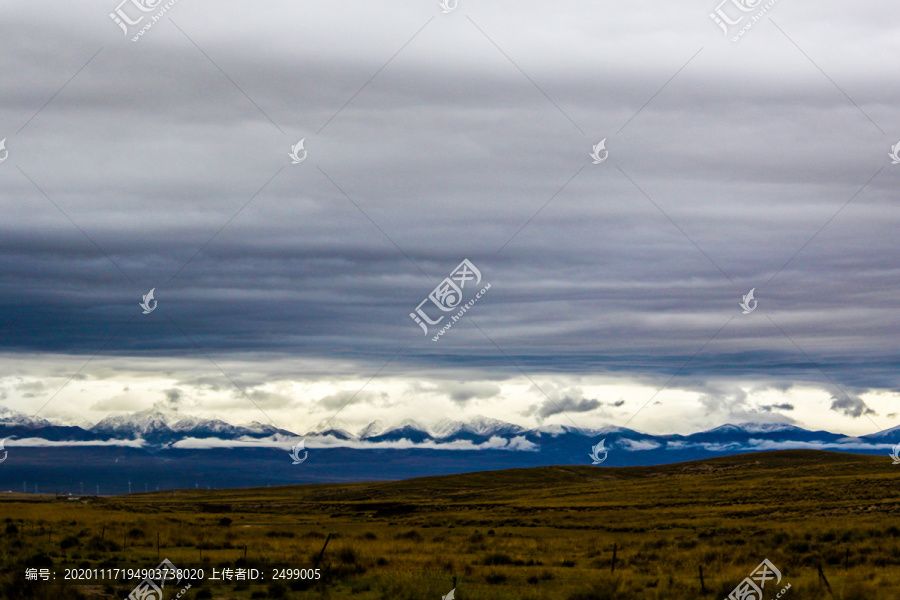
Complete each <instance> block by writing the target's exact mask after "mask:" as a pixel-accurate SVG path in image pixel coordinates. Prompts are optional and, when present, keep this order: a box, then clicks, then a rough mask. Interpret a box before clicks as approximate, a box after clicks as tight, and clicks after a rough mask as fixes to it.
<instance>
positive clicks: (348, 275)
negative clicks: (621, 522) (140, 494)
mask: <svg viewBox="0 0 900 600" xmlns="http://www.w3.org/2000/svg"><path fill="white" fill-rule="evenodd" d="M134 2H137V3H139V2H138V0H134ZM155 2H156V0H149V1H148V0H145V4H149V5H153V4H155ZM754 3H755V2H752V1H751V2H746V3H745V5H746V4H754ZM163 6H164V5H163V4H160V5H159V6H156V7H152V8H151V10H149V11H148V12H142V11H141V10H139V9H138V7H137V6H136V4H134V3H132V1H131V0H128V2H126V3H125V4H122V5H121V7H120V8H121V11H122V13H124V14H125V15H128V16H129V18H130V19H132V20H134V19H136V18H137V17H138V16H141V15H143V16H144V19H143V21H142V22H141V23H139V24H137V25H133V26H131V27H130V28H129V35H124V34H123V31H122V29H120V28H119V26H118V25H117V24H116V23H115V22H114V21H113V19H111V18H110V16H109V15H110V13H113V12H114V11H115V10H116V8H117V2H116V1H115V0H111V1H105V0H104V1H96V0H89V1H84V2H79V3H75V4H72V3H64V2H57V1H51V2H47V3H21V2H20V3H13V4H9V3H7V4H5V5H3V6H2V7H0V65H2V69H0V72H2V73H3V77H2V80H0V139H2V138H4V137H5V138H6V142H5V151H8V153H9V155H8V158H7V159H6V160H5V161H4V162H3V163H2V164H0V210H2V215H3V216H2V219H0V240H2V243H0V328H2V338H0V352H2V363H0V364H2V365H3V368H2V369H0V406H5V407H8V408H10V409H14V410H19V411H22V412H25V413H29V414H34V413H37V412H39V413H40V415H41V416H44V417H48V418H53V417H57V418H64V419H68V420H72V421H76V422H79V421H80V422H84V421H87V422H94V421H96V420H98V419H100V418H102V417H103V416H106V415H108V414H115V413H116V412H118V411H134V410H142V409H146V408H149V407H152V406H154V405H156V406H159V407H165V408H168V409H170V410H176V411H180V412H184V413H186V414H197V415H201V416H217V417H220V418H225V419H226V420H231V421H235V422H240V421H249V420H260V421H263V422H268V421H269V420H271V421H273V422H275V423H276V424H278V425H279V426H283V427H286V428H293V429H296V430H301V431H305V430H308V429H310V428H312V427H313V426H315V425H316V424H319V423H322V422H323V421H326V420H328V419H330V418H332V417H333V416H335V415H336V417H335V422H337V423H345V424H347V426H348V427H351V428H352V427H356V426H361V425H362V424H365V423H367V422H369V421H371V420H373V419H381V420H383V421H385V422H388V423H390V422H394V421H399V420H401V419H403V418H417V419H420V420H422V421H425V422H429V421H435V420H438V419H442V418H457V419H462V418H466V417H469V416H472V415H475V414H483V415H487V416H490V417H494V418H498V419H503V420H507V421H512V422H516V423H520V424H525V425H527V424H537V423H549V422H553V423H561V424H565V425H573V424H574V425H578V426H585V427H596V426H601V425H614V426H623V425H626V424H627V426H628V427H631V428H634V429H639V430H643V431H648V432H679V433H684V432H690V431H695V430H698V429H702V428H706V427H712V426H716V425H720V424H722V423H726V422H743V421H781V422H792V423H796V424H798V425H801V426H804V427H811V428H824V429H831V430H834V431H844V432H847V433H859V434H862V433H872V432H875V431H878V430H879V429H884V428H889V427H893V426H896V425H898V424H900V419H898V415H897V414H896V413H900V411H898V410H897V402H898V398H900V396H898V391H900V371H898V368H897V367H898V362H900V361H898V358H900V345H898V326H900V315H898V313H897V310H896V306H897V291H898V285H897V278H898V275H900V269H898V266H900V265H898V260H897V241H896V240H897V235H896V231H897V226H898V224H900V214H898V211H897V210H896V202H897V189H898V182H900V165H893V164H891V163H892V161H891V158H890V157H889V153H890V152H891V149H892V146H894V144H897V143H898V142H900V111H898V110H897V108H898V102H900V82H898V80H897V78H896V54H897V53H896V49H897V47H898V44H900V15H898V12H897V10H896V9H895V8H889V9H886V8H885V4H884V3H883V2H875V1H870V2H861V3H856V4H854V5H853V6H850V5H847V4H846V3H843V2H837V1H835V0H827V1H821V2H811V1H797V0H781V2H778V3H776V4H775V5H774V6H773V7H771V8H769V9H768V10H767V11H766V12H765V14H764V15H762V16H761V18H759V19H758V21H757V22H755V23H754V24H753V25H752V27H751V28H750V29H749V30H747V31H745V33H744V35H743V36H742V37H741V38H739V40H738V41H736V42H735V41H731V37H732V36H731V34H733V33H734V32H735V31H737V30H738V29H739V27H740V25H735V26H734V27H733V28H732V30H731V34H730V35H727V36H726V35H725V34H724V33H723V31H722V30H721V29H720V28H719V27H718V26H717V25H716V24H715V23H714V22H713V20H712V19H711V18H710V13H712V12H714V11H715V9H716V8H717V4H716V2H715V0H690V1H689V2H686V3H671V2H662V1H657V0H653V1H648V2H641V3H633V2H623V1H615V2H605V3H597V2H580V1H570V2H566V3H565V4H564V5H562V6H555V5H554V6H551V5H549V4H547V3H545V2H534V1H530V0H526V1H517V2H510V1H507V2H491V3H484V2H472V1H467V0H459V2H458V6H457V7H456V8H455V9H454V10H451V11H450V12H447V13H444V12H442V9H441V6H440V5H439V3H438V2H437V1H417V2H412V1H409V2H406V1H391V2H355V1H354V2H349V1H336V2H320V3H312V2H289V1H272V2H266V3H264V4H262V5H258V4H253V3H244V2H234V1H222V0H219V1H217V2H211V1H198V0H178V1H177V2H176V3H175V4H174V6H172V7H170V8H169V9H168V10H167V12H165V14H164V15H163V16H162V17H161V18H160V19H159V20H158V21H157V22H156V23H154V24H153V25H152V27H151V28H150V29H148V30H146V31H145V32H144V34H143V35H142V37H140V38H138V41H137V42H132V41H131V38H132V36H133V35H134V34H136V32H137V31H139V29H140V27H141V26H142V25H144V24H146V23H148V22H150V19H151V17H152V16H153V15H156V14H157V13H158V12H159V11H160V10H163ZM762 6H763V5H759V6H757V7H755V8H753V9H752V10H750V11H748V12H742V11H740V10H739V9H738V8H737V7H736V5H735V4H732V2H731V0H729V2H728V3H727V4H725V5H722V6H721V11H722V12H723V13H724V14H726V15H729V16H730V18H732V19H736V18H737V16H741V15H743V16H744V20H743V22H742V24H743V23H748V22H750V19H751V18H752V16H753V15H756V14H757V13H758V12H759V11H760V10H763V8H762ZM301 138H302V139H304V147H303V150H302V151H300V150H298V156H302V155H303V152H307V153H308V154H307V155H306V158H305V160H303V161H302V162H300V163H299V164H292V159H291V158H290V157H289V156H288V154H289V152H290V150H291V147H292V146H294V145H295V144H296V143H297V142H298V141H299V140H300V139H301ZM603 139H605V140H606V141H605V150H604V149H601V150H599V151H598V156H600V157H604V156H607V155H606V154H605V152H607V151H608V156H607V158H606V160H604V161H602V162H600V164H593V163H594V161H593V160H592V159H591V157H590V156H589V154H590V153H591V151H592V148H593V146H594V145H596V144H597V143H598V142H600V141H601V140H603ZM3 153H4V151H0V158H2V157H3ZM463 259H469V260H470V261H471V263H472V264H473V265H474V266H475V267H476V268H477V269H478V270H479V271H480V273H481V282H479V285H478V288H477V289H481V288H482V287H483V286H484V285H485V284H486V283H490V285H491V288H490V289H489V290H488V291H487V292H486V293H485V294H484V295H483V296H482V297H480V298H479V299H478V300H477V302H476V303H475V304H474V306H472V307H471V308H470V309H469V310H468V312H467V313H466V314H464V315H463V316H462V317H461V318H460V319H459V321H458V322H455V323H454V324H453V327H452V328H450V329H449V330H448V331H446V332H445V334H444V335H442V336H441V337H439V338H438V340H437V341H432V336H433V335H434V334H435V329H436V328H435V327H433V328H429V332H428V335H424V334H423V331H422V329H421V328H420V327H419V326H418V325H417V324H416V323H415V322H414V321H413V319H411V318H410V313H413V312H414V311H415V310H416V308H417V306H419V303H420V302H422V301H423V300H425V299H426V298H428V295H429V293H430V292H431V291H432V290H433V289H435V287H436V286H438V285H439V284H440V282H441V281H442V280H443V279H444V278H445V277H448V276H449V275H450V274H451V272H452V271H453V270H454V268H455V267H456V266H457V265H458V264H460V262H461V261H462V260H463ZM151 288H155V292H154V295H155V300H156V301H157V302H158V305H157V308H156V310H154V311H153V312H151V313H149V314H142V310H141V307H139V306H138V304H139V302H140V301H141V299H142V296H143V295H144V294H147V292H148V291H149V290H150V289H151ZM751 288H755V292H754V299H755V301H756V302H758V305H757V308H756V309H755V310H754V311H753V312H751V313H750V314H743V312H742V309H741V307H740V306H739V303H740V302H741V300H742V296H743V295H745V294H747V293H748V292H749V291H750V290H751ZM476 291H477V290H475V289H473V288H472V282H471V281H470V282H469V284H468V285H467V286H466V288H465V290H464V291H463V294H464V298H463V300H464V301H468V300H469V299H470V295H474V293H475V292H476ZM429 302H430V301H429ZM751 305H752V303H751ZM425 310H428V311H430V312H428V313H427V314H429V315H431V317H432V318H435V317H436V316H438V315H441V314H442V315H445V319H444V321H442V323H441V325H443V324H444V323H446V322H448V321H449V315H451V314H455V311H454V312H447V313H443V312H441V311H440V310H437V309H436V308H435V307H434V305H433V304H432V305H430V307H429V308H427V309H425Z"/></svg>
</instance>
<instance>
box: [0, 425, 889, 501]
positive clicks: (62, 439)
mask: <svg viewBox="0 0 900 600" xmlns="http://www.w3.org/2000/svg"><path fill="white" fill-rule="evenodd" d="M0 440H3V441H5V452H7V453H8V458H7V459H6V460H5V461H3V462H2V463H0V490H7V489H8V490H13V491H15V490H17V489H18V490H23V489H26V490H31V487H29V486H30V485H31V484H29V482H33V483H34V484H37V485H38V486H39V488H43V489H44V490H45V491H48V487H50V488H52V489H62V490H70V491H71V489H81V488H82V487H83V486H87V489H90V490H93V489H94V487H93V486H95V485H98V486H100V488H101V493H104V494H105V493H125V492H127V491H128V487H127V482H128V481H131V480H135V481H144V482H145V485H146V486H147V489H149V490H153V489H155V488H156V487H160V489H177V488H193V487H195V486H196V487H201V488H202V487H207V486H208V487H212V488H221V487H250V486H262V485H283V484H293V483H321V482H346V481H373V480H395V479H407V478H410V477H418V476H427V475H442V474H452V473H466V472H474V471H489V470H497V469H508V468H519V467H535V466H548V465H590V464H592V463H594V462H596V461H595V460H594V457H593V454H594V452H593V450H592V448H593V447H595V446H597V444H598V443H600V442H601V441H602V442H603V445H602V446H601V450H600V451H599V452H598V453H597V456H598V457H599V458H601V459H602V461H601V462H599V463H598V464H597V468H606V467H629V466H642V465H658V464H669V463H675V462H684V461H692V460H699V459H704V458H713V457H720V456H725V455H732V454H743V453H748V452H760V451H766V450H783V449H812V450H825V451H835V452H849V453H858V454H875V455H882V456H884V460H885V464H886V465H887V467H889V468H890V467H891V466H892V461H891V459H890V458H889V457H888V455H889V454H890V453H891V450H892V447H893V446H894V445H896V444H898V443H900V427H895V428H893V429H889V430H885V431H882V432H878V433H873V434H869V435H863V436H847V435H844V434H839V433H831V432H828V431H809V430H807V429H803V428H801V427H796V426H793V425H787V424H767V423H743V424H740V425H731V424H727V425H722V426H720V427H716V428H714V429H710V430H708V431H701V432H697V433H692V434H688V435H680V434H667V435H652V434H647V433H641V432H639V431H634V430H632V429H627V428H622V427H603V428H599V429H583V428H577V427H570V426H564V425H543V426H540V427H533V428H525V427H521V426H519V425H514V424H511V423H506V422H503V421H499V420H496V419H490V418H485V417H477V418H474V419H471V420H468V421H464V422H462V421H450V420H445V421H441V422H439V423H436V424H434V425H432V426H430V427H426V426H424V425H421V424H419V423H417V422H415V421H410V420H407V421H403V422H400V423H397V424H394V425H390V426H388V425H385V424H383V423H381V422H378V421H376V422H373V423H370V424H369V425H366V426H365V427H363V428H362V429H360V430H359V431H357V432H356V433H352V432H350V431H348V430H347V429H346V428H342V427H339V426H337V425H336V424H334V423H330V422H324V423H321V424H320V425H319V426H318V427H316V428H314V429H313V430H312V431H308V432H305V433H302V434H301V433H297V432H292V431H288V430H286V429H282V428H279V427H276V426H274V425H269V424H263V423H250V424H246V425H233V424H230V423H226V422H224V421H222V420H218V419H202V418H197V417H189V416H184V415H180V414H178V413H164V412H160V411H158V410H148V411H141V412H136V413H132V414H127V415H119V416H114V417H108V418H106V419H103V420H102V421H100V422H99V423H96V424H95V425H93V426H84V427H79V426H75V425H64V424H54V423H51V422H50V421H48V420H46V419H42V418H38V417H29V416H26V415H22V414H20V413H14V412H12V411H9V410H8V409H3V408H0ZM301 440H302V441H303V446H304V448H303V451H302V452H300V453H299V455H300V456H301V457H303V456H306V458H305V459H304V460H303V462H302V463H300V464H294V461H293V459H292V458H291V455H290V450H291V448H292V446H295V445H298V444H299V443H300V442H301ZM2 455H3V454H2V451H0V457H2ZM896 468H900V466H898V467H896ZM89 482H93V483H89ZM76 483H77V486H76ZM142 490H143V486H141V485H139V486H138V487H135V488H134V491H142Z"/></svg>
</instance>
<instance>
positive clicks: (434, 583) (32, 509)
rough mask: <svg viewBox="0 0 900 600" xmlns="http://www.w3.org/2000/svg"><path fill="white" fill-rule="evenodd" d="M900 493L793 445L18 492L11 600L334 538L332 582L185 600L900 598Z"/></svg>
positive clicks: (112, 591)
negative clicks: (449, 472) (380, 473)
mask: <svg viewBox="0 0 900 600" xmlns="http://www.w3.org/2000/svg"><path fill="white" fill-rule="evenodd" d="M898 481H900V467H894V466H892V465H891V461H890V459H889V458H887V457H871V456H857V455H846V454H837V453H830V452H819V451H779V452H767V453H757V454H750V455H743V456H734V457H727V458H720V459H713V460H705V461H698V462H693V463H681V464H676V465H666V466H659V467H630V468H597V467H588V466H585V467H581V466H578V467H572V466H566V467H543V468H534V469H513V470H507V471H497V472H483V473H472V474H466V475H454V476H444V477H428V478H421V479H412V480H407V481H399V482H387V483H360V484H347V485H311V486H292V487H280V488H264V489H244V490H225V491H221V490H217V491H205V490H204V491H199V490H189V491H179V492H176V493H175V494H174V495H173V494H172V493H171V492H165V493H163V492H159V493H151V494H135V495H132V496H128V497H104V498H88V499H86V501H82V502H70V501H67V500H65V499H56V498H55V497H53V496H44V497H36V496H25V495H22V494H7V495H4V496H2V497H0V540H2V544H0V597H2V598H8V599H10V600H12V599H19V598H31V599H35V600H41V599H45V598H47V599H49V598H53V599H58V598H63V599H67V600H68V599H72V600H77V599H80V598H98V599H99V598H126V597H127V595H128V593H129V592H130V590H131V589H132V588H133V587H134V586H135V584H136V582H135V581H133V582H131V583H127V582H119V583H113V584H111V585H110V584H103V583H94V584H92V585H81V586H74V585H61V584H53V585H51V584H48V583H44V582H33V581H25V580H24V570H25V568H26V567H44V566H47V567H48V568H51V569H55V570H56V571H57V577H58V578H59V577H61V576H62V572H61V567H62V565H64V564H80V565H82V566H85V567H87V566H90V567H100V566H105V567H115V566H126V565H128V566H132V567H145V568H150V567H155V566H156V565H157V564H158V563H159V562H160V559H161V558H168V559H169V560H171V561H172V562H173V563H174V564H175V565H176V566H178V567H181V568H184V567H188V566H191V567H199V566H203V567H204V568H205V569H206V571H207V573H209V571H210V569H211V568H212V567H219V568H221V567H222V566H230V567H235V566H236V565H237V566H240V565H242V564H246V563H252V564H253V565H259V564H261V563H284V564H288V565H292V566H294V567H298V568H299V567H304V566H305V567H311V566H312V564H313V562H315V561H316V559H317V557H318V555H319V554H320V552H321V551H322V547H323V544H324V542H325V540H326V537H327V536H328V535H329V534H330V536H331V537H330V540H329V542H328V545H327V548H326V549H325V552H324V554H323V556H322V561H321V563H320V564H319V567H320V569H321V572H322V573H323V575H324V578H323V579H322V580H320V581H318V582H312V583H311V582H290V581H288V582H285V583H276V582H271V581H267V582H265V583H262V584H255V585H248V584H246V583H241V582H226V583H217V582H210V581H207V582H205V583H202V584H199V585H194V586H193V587H192V589H190V590H188V592H187V593H186V594H185V595H184V598H185V599H191V600H193V599H196V600H202V599H203V598H221V599H226V598H227V599H246V598H311V599H312V598H317V599H318V598H322V599H330V598H335V599H337V598H357V599H361V600H375V599H378V600H419V599H434V600H440V598H441V597H442V596H443V595H445V594H447V593H448V592H449V591H450V590H451V589H452V588H454V586H455V587H456V598H458V599H460V600H487V599H491V600H507V599H509V600H512V599H522V600H538V599H540V600H545V599H555V598H559V599H561V600H606V599H609V600H612V599H616V600H631V599H644V598H646V599H672V600H682V599H684V600H687V599H692V600H693V599H697V598H711V599H712V598H716V599H720V600H721V599H724V598H727V596H728V594H729V592H731V590H732V589H733V588H734V587H735V586H736V585H737V584H738V583H739V582H740V581H741V580H742V579H743V578H744V577H746V576H747V575H749V574H750V572H751V571H752V570H753V569H754V568H755V567H756V566H757V565H758V564H759V563H760V562H761V561H762V560H763V559H764V558H768V559H769V560H770V561H771V562H772V563H773V564H774V565H775V566H776V567H777V568H778V569H780V571H781V573H782V576H783V579H782V581H781V584H780V585H778V586H777V587H776V586H775V585H774V584H773V583H770V584H769V585H767V586H766V588H765V591H764V595H763V598H765V599H766V600H769V599H770V598H775V596H776V594H777V593H778V592H779V590H780V589H781V588H782V587H784V586H785V585H786V584H787V583H790V589H789V590H788V591H787V592H786V593H785V594H784V596H783V598H785V599H789V600H804V599H821V598H836V599H839V600H857V599H858V600H896V599H897V598H900V488H898ZM157 536H158V539H159V545H160V548H159V551H157ZM614 549H615V564H613V552H614ZM158 552H159V554H158ZM245 561H246V563H245ZM701 568H702V572H703V578H704V579H703V583H702V587H701V581H700V571H701ZM820 569H821V575H820V574H819V573H820ZM823 577H824V579H823ZM826 580H827V585H826ZM704 590H705V591H704ZM167 591H168V595H167V596H166V598H167V599H168V598H170V597H172V596H173V595H174V593H176V592H177V591H178V590H177V589H176V590H174V591H169V588H168V587H167Z"/></svg>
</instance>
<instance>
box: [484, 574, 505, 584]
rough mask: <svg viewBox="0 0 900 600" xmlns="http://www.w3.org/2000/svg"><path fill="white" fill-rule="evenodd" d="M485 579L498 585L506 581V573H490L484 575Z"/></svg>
mask: <svg viewBox="0 0 900 600" xmlns="http://www.w3.org/2000/svg"><path fill="white" fill-rule="evenodd" d="M484 580H485V581H487V582H488V583H489V584H491V585H497V584H500V583H503V582H504V581H506V575H504V574H503V573H488V574H487V575H485V576H484Z"/></svg>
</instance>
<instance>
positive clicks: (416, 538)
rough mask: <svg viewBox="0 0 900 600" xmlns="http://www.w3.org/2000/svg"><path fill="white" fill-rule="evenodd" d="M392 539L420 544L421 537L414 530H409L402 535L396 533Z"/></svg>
mask: <svg viewBox="0 0 900 600" xmlns="http://www.w3.org/2000/svg"><path fill="white" fill-rule="evenodd" d="M394 539H396V540H412V541H414V542H421V541H422V536H421V535H420V534H419V532H418V531H416V530H415V529H410V530H409V531H405V532H403V533H398V534H397V535H396V536H395V537H394Z"/></svg>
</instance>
